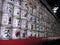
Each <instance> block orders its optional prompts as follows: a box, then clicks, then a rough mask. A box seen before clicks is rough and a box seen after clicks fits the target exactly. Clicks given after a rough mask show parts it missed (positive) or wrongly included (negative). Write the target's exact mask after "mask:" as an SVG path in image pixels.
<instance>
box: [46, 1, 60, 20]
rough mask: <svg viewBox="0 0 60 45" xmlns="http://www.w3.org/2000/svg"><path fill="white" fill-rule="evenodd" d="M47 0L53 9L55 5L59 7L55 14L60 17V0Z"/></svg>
mask: <svg viewBox="0 0 60 45" xmlns="http://www.w3.org/2000/svg"><path fill="white" fill-rule="evenodd" d="M46 1H47V3H48V4H49V5H50V7H51V9H53V8H54V7H59V9H58V10H57V12H56V13H55V14H56V16H57V17H58V18H59V19H60V0H46Z"/></svg>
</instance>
